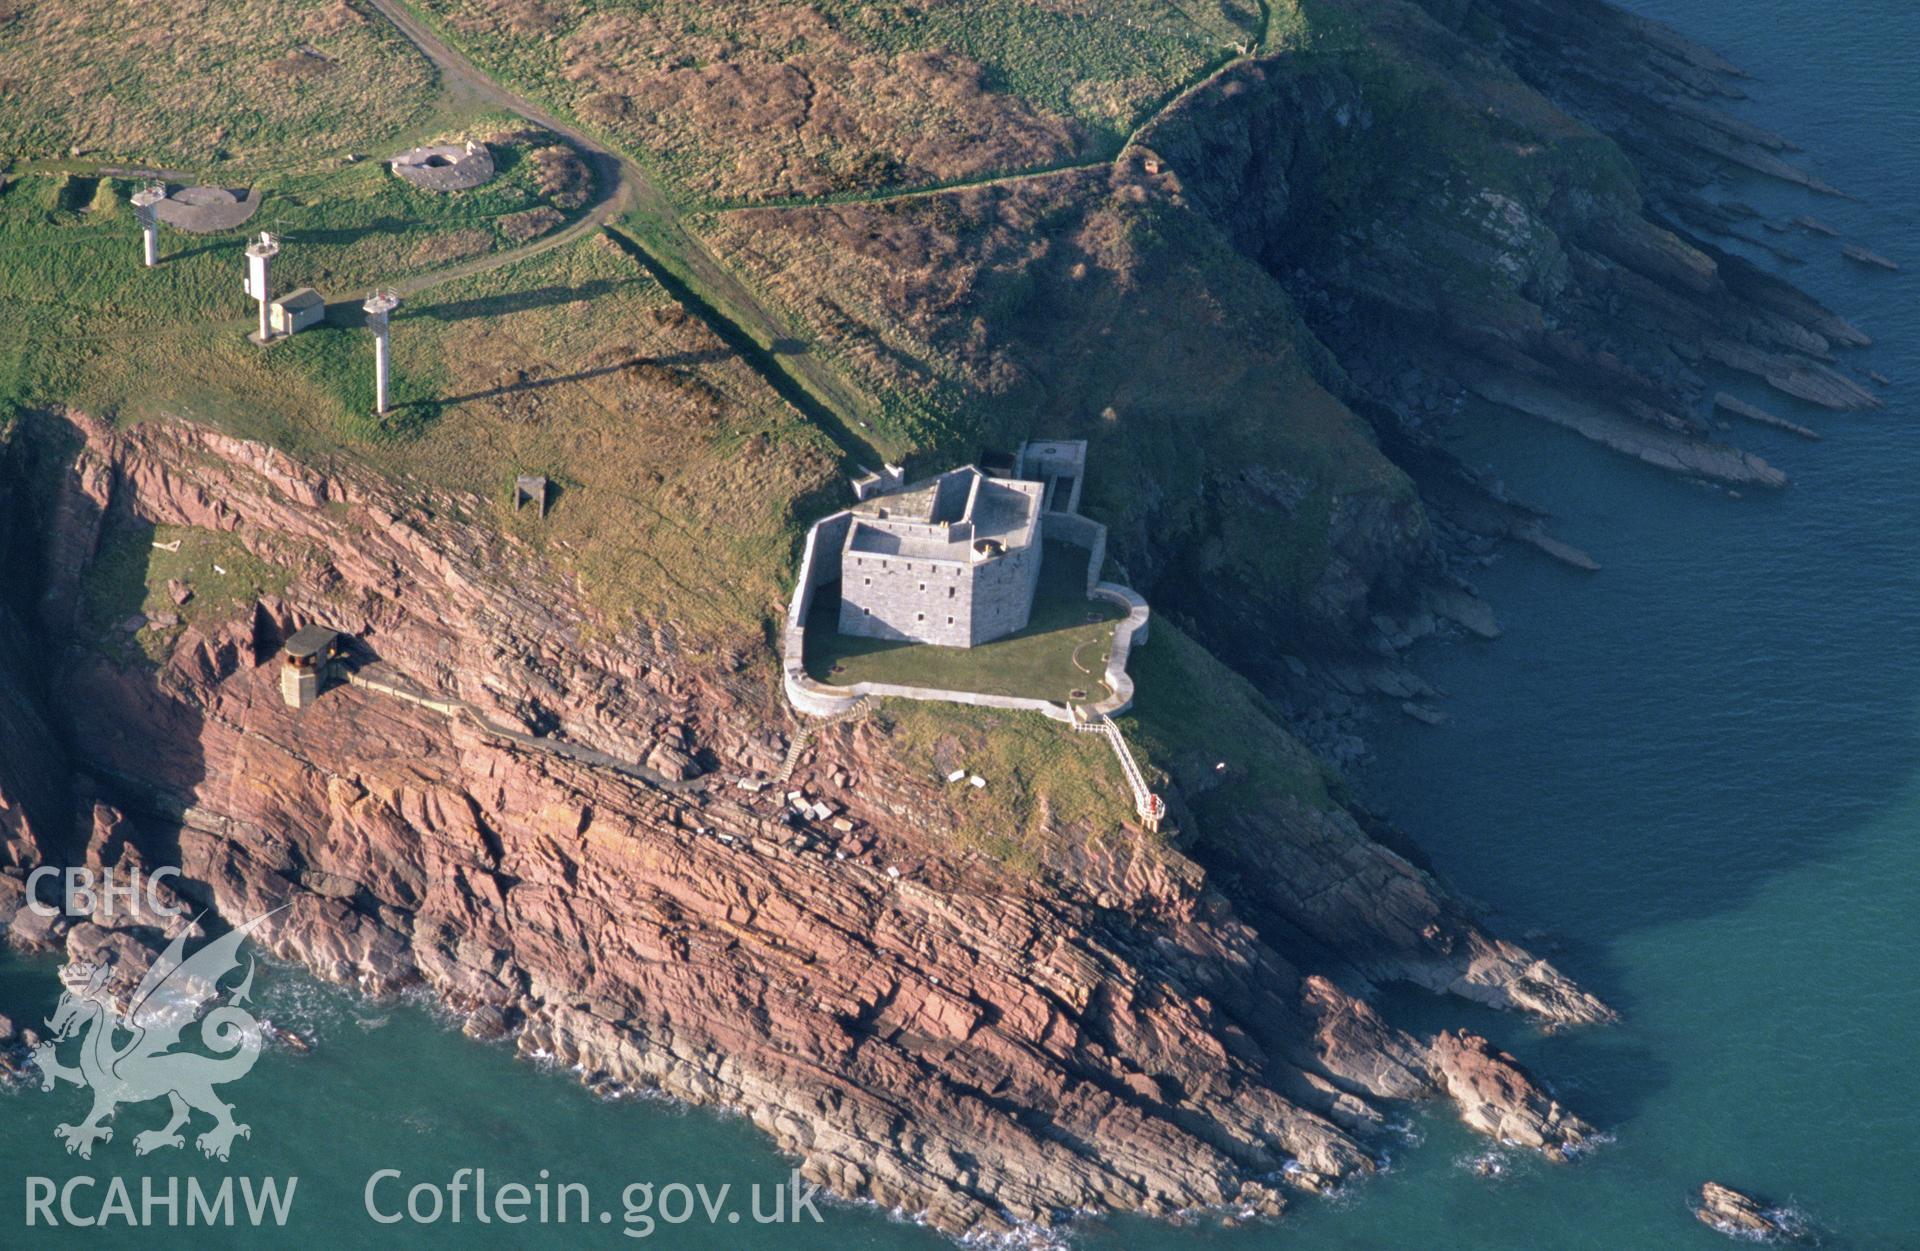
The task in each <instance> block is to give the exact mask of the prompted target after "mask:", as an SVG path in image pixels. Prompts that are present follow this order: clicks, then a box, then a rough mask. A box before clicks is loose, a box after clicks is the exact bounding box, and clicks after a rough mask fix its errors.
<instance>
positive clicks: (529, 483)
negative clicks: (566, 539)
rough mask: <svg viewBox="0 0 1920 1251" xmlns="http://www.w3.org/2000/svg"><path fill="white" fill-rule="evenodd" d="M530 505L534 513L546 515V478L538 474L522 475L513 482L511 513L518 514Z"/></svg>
mask: <svg viewBox="0 0 1920 1251" xmlns="http://www.w3.org/2000/svg"><path fill="white" fill-rule="evenodd" d="M528 504H532V505H533V507H534V510H535V512H536V513H537V514H538V515H539V516H541V517H545V516H546V515H547V476H546V475H545V474H539V473H523V474H519V475H517V476H516V477H515V478H514V480H513V511H514V512H519V511H520V510H521V509H522V508H525V507H526V506H527V505H528Z"/></svg>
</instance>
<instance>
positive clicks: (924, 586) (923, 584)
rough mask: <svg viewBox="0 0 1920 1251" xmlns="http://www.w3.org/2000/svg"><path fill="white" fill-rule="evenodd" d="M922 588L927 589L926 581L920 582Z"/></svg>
mask: <svg viewBox="0 0 1920 1251" xmlns="http://www.w3.org/2000/svg"><path fill="white" fill-rule="evenodd" d="M920 589H921V590H923V591H924V590H926V589H927V584H926V583H924V582H922V583H921V584H920Z"/></svg>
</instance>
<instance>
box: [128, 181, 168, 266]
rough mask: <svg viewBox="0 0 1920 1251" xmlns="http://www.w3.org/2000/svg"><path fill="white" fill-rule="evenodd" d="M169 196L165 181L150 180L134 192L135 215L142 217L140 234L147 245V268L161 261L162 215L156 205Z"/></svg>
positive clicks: (145, 251)
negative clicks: (157, 210)
mask: <svg viewBox="0 0 1920 1251" xmlns="http://www.w3.org/2000/svg"><path fill="white" fill-rule="evenodd" d="M166 198H167V188H166V186H165V184H163V183H157V182H150V183H148V184H147V185H146V186H144V187H142V188H140V190H138V191H136V192H134V193H133V215H134V216H135V217H137V218H139V219H140V234H141V237H142V243H143V244H144V245H145V247H144V253H145V256H146V260H147V268H148V269H152V268H153V267H154V266H155V265H158V264H159V263H160V215H159V213H158V212H156V211H155V208H154V206H155V205H157V204H159V203H160V201H162V200H164V199H166Z"/></svg>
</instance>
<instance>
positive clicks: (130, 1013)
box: [33, 913, 273, 1160]
mask: <svg viewBox="0 0 1920 1251" xmlns="http://www.w3.org/2000/svg"><path fill="white" fill-rule="evenodd" d="M271 915H273V914H272V913H267V914H265V915H263V916H259V917H255V918H254V919H253V920H251V921H249V922H247V923H246V924H245V925H243V926H241V927H240V928H238V929H235V930H230V931H228V932H227V933H225V934H223V935H221V936H220V937H219V938H216V939H214V940H213V941H212V942H210V943H207V944H205V945H204V946H202V947H201V948H200V949H199V950H198V951H196V952H194V953H193V955H192V956H188V955H186V941H187V933H188V932H189V931H190V930H191V929H192V928H193V927H187V928H185V929H183V930H182V931H181V933H180V934H179V936H178V937H176V938H175V939H174V940H173V942H172V943H171V944H169V945H168V947H167V949H166V951H165V952H163V953H162V954H161V955H160V957H159V958H158V959H157V960H155V961H154V962H153V967H152V968H150V969H148V970H147V975H146V976H145V977H144V978H142V979H141V981H140V985H139V987H138V988H137V989H136V990H135V991H134V992H133V995H132V996H131V997H130V998H129V1000H128V1002H127V1007H126V1010H125V1011H124V1012H119V1011H116V1010H115V1008H114V1007H113V1006H112V1003H111V1001H110V996H109V994H108V992H107V989H106V983H107V972H108V970H107V969H106V968H104V967H101V968H96V969H91V970H85V969H83V970H79V972H81V973H82V975H84V976H86V978H87V983H86V990H85V991H84V992H83V993H80V994H75V993H74V992H73V990H71V989H68V990H66V991H64V992H62V994H61V996H60V1002H59V1003H58V1004H57V1005H55V1007H54V1010H53V1015H52V1016H51V1017H48V1018H47V1028H48V1029H49V1030H51V1031H52V1038H51V1040H50V1041H48V1042H46V1043H43V1044H41V1045H40V1046H39V1047H38V1048H36V1049H35V1050H34V1053H33V1058H34V1062H35V1063H36V1064H38V1065H39V1067H40V1073H41V1081H40V1088H41V1089H42V1090H52V1089H53V1088H54V1086H55V1084H56V1083H57V1082H58V1081H59V1080H61V1079H65V1080H67V1081H70V1082H72V1083H74V1084H75V1085H76V1086H85V1087H88V1088H90V1089H91V1090H92V1091H93V1111H92V1112H90V1113H89V1114H88V1115H87V1118H86V1120H84V1121H82V1122H81V1123H80V1124H78V1125H60V1126H57V1127H55V1129H54V1131H53V1132H54V1135H55V1136H56V1137H58V1138H61V1139H64V1140H65V1141H66V1144H67V1150H68V1151H70V1152H77V1153H78V1154H79V1156H80V1158H81V1159H83V1160H85V1159H92V1158H93V1148H94V1144H95V1143H98V1142H105V1141H107V1140H109V1139H111V1138H112V1137H113V1127H112V1126H111V1125H109V1124H107V1122H108V1121H111V1120H112V1119H113V1116H114V1112H115V1111H116V1110H117V1109H118V1108H119V1106H120V1105H121V1104H123V1103H145V1102H147V1101H148V1100H149V1099H158V1098H161V1097H162V1096H165V1098H166V1099H167V1101H168V1103H169V1104H170V1105H171V1106H172V1108H173V1114H172V1116H171V1118H170V1119H169V1120H168V1121H167V1123H166V1125H165V1126H163V1127H162V1128H160V1129H149V1130H144V1131H142V1132H140V1133H138V1134H135V1135H134V1138H133V1149H134V1153H135V1154H137V1155H146V1154H147V1153H148V1152H150V1151H158V1150H159V1149H160V1148H162V1147H179V1146H184V1145H185V1139H184V1138H182V1136H181V1134H180V1131H181V1129H182V1128H184V1127H185V1126H186V1125H187V1122H188V1121H189V1120H190V1119H192V1113H193V1112H194V1111H199V1112H204V1113H206V1114H207V1115H208V1116H211V1117H212V1118H213V1122H214V1123H213V1128H211V1129H209V1130H207V1131H206V1132H205V1133H203V1134H201V1135H200V1136H199V1137H198V1138H197V1139H195V1143H196V1145H198V1146H199V1148H200V1150H201V1151H203V1152H205V1153H206V1154H207V1156H208V1157H209V1158H218V1159H221V1160H224V1159H226V1158H227V1153H228V1151H230V1150H231V1149H232V1147H233V1140H234V1139H235V1138H247V1137H250V1136H251V1131H249V1129H248V1128H247V1126H245V1125H242V1124H240V1123H239V1122H237V1121H235V1120H234V1119H233V1105H232V1104H230V1103H227V1102H225V1101H224V1100H222V1099H221V1098H220V1096H219V1095H218V1094H216V1093H215V1092H214V1087H215V1086H219V1085H221V1084H223V1083H225V1082H230V1081H234V1080H235V1079H237V1078H240V1077H244V1076H246V1074H247V1071H248V1070H250V1069H251V1068H253V1065H254V1061H256V1060H258V1059H259V1058H260V1047H261V1043H262V1030H261V1025H260V1022H259V1021H258V1020H257V1019H256V1018H255V1017H254V1016H253V1014H252V1013H251V1012H248V1011H247V1010H246V1009H245V1008H244V1007H242V1006H241V1005H243V1004H245V1003H246V1002H247V998H248V996H249V995H250V994H251V993H252V991H253V960H252V959H251V958H248V959H247V961H246V970H247V972H246V977H245V978H244V979H243V980H242V981H241V983H240V984H239V985H238V986H237V987H234V988H233V989H232V990H231V992H230V993H229V994H228V997H227V1002H225V1003H223V1004H221V1005H220V1006H218V1007H215V1008H214V1009H213V1010H212V1011H211V1012H208V1013H207V1014H206V1016H205V1018H204V1019H202V1020H201V1021H200V1039H201V1042H202V1043H204V1044H205V1046H206V1048H207V1049H208V1050H209V1051H212V1052H213V1053H214V1054H213V1055H200V1054H196V1053H194V1052H190V1051H176V1050H174V1048H175V1047H176V1046H177V1045H178V1044H179V1042H180V1031H181V1030H182V1029H184V1028H185V1027H186V1026H187V1025H189V1024H191V1023H192V1022H193V1021H194V1020H195V1018H196V1017H199V1015H200V1011H201V1009H202V1008H204V1007H206V1006H207V1005H208V1004H209V1003H211V1002H213V1001H214V1000H216V999H218V998H219V997H220V996H221V993H222V992H221V988H220V980H221V979H222V978H224V977H226V976H227V975H228V974H229V973H231V972H233V971H234V970H235V969H238V968H239V967H240V963H241V961H240V954H239V952H240V944H241V943H242V942H244V941H245V940H246V937H247V935H248V934H250V933H252V932H253V928H254V927H255V926H257V925H259V924H260V922H261V921H264V920H265V919H266V918H267V917H268V916H271ZM76 1038H77V1039H78V1040H79V1046H80V1053H79V1065H78V1067H69V1066H68V1065H66V1064H63V1063H61V1061H60V1057H59V1051H58V1049H59V1047H60V1046H61V1044H63V1043H65V1042H67V1041H69V1040H72V1039H76ZM123 1038H124V1041H122V1040H123Z"/></svg>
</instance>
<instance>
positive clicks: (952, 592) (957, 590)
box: [947, 586, 960, 599]
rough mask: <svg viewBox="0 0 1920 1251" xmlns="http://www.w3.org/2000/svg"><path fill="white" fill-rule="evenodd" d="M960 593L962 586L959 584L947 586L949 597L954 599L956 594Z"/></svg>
mask: <svg viewBox="0 0 1920 1251" xmlns="http://www.w3.org/2000/svg"><path fill="white" fill-rule="evenodd" d="M959 593H960V588H959V587H957V586H950V587H948V588H947V598H948V599H952V598H953V597H954V596H955V595H958V594H959Z"/></svg>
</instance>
